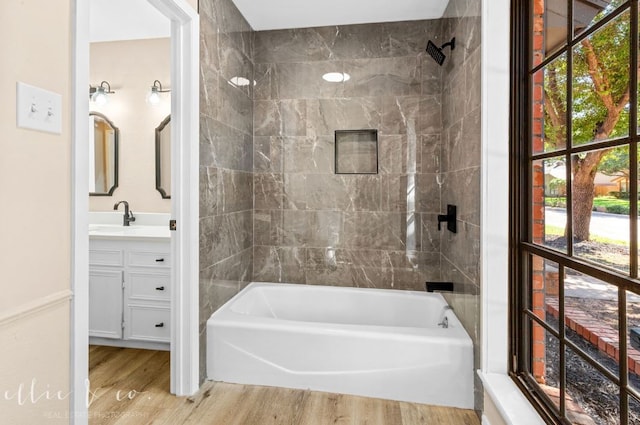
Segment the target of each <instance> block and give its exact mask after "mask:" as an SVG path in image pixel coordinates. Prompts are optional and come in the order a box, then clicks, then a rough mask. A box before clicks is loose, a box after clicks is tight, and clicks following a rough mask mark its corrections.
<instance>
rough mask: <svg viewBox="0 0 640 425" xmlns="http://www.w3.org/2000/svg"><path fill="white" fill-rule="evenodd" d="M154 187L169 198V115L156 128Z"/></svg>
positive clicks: (164, 197)
mask: <svg viewBox="0 0 640 425" xmlns="http://www.w3.org/2000/svg"><path fill="white" fill-rule="evenodd" d="M156 189H157V190H158V192H160V194H161V195H162V199H171V115H168V116H167V117H166V118H165V119H164V120H163V121H162V122H161V123H160V125H159V126H158V127H157V128H156Z"/></svg>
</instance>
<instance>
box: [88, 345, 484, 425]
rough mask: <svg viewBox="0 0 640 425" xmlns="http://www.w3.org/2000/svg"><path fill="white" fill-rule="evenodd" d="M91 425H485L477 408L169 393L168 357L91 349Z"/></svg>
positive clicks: (321, 396)
mask: <svg viewBox="0 0 640 425" xmlns="http://www.w3.org/2000/svg"><path fill="white" fill-rule="evenodd" d="M89 370H90V372H89V378H90V381H91V386H90V393H89V398H90V401H91V404H90V407H89V424H91V425H107V424H108V425H111V424H117V425H141V424H157V425H164V424H166V425H178V424H194V425H195V424H197V425H201V424H202V425H214V424H215V425H276V424H277V425H280V424H282V425H285V424H286V425H324V424H341V425H348V424H358V425H360V424H362V425H364V424H367V425H418V424H433V425H479V424H480V422H479V420H478V417H477V416H476V414H475V412H473V411H471V410H461V409H452V408H445V407H435V406H428V405H423V404H413V403H403V402H397V401H389V400H379V399H373V398H365V397H355V396H348V395H341V394H329V393H321V392H314V391H306V390H292V389H286V388H272V387H258V386H251V385H235V384H225V383H214V382H205V384H204V385H203V386H202V387H201V389H200V391H199V392H198V394H196V395H195V396H193V397H175V396H173V395H171V394H169V352H167V351H150V350H134V349H125V348H115V347H102V346H91V347H90V349H89Z"/></svg>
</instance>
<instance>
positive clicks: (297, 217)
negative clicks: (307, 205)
mask: <svg viewBox="0 0 640 425" xmlns="http://www.w3.org/2000/svg"><path fill="white" fill-rule="evenodd" d="M312 214H313V213H311V212H307V211H296V210H282V211H279V212H278V213H273V214H272V217H271V232H272V233H273V234H274V235H275V238H276V240H277V242H278V244H279V245H281V246H297V247H305V246H307V244H308V242H309V235H310V232H311V224H310V223H311V219H312Z"/></svg>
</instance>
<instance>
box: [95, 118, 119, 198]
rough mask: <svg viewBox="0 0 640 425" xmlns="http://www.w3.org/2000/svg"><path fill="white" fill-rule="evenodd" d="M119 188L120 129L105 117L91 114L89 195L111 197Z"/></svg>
mask: <svg viewBox="0 0 640 425" xmlns="http://www.w3.org/2000/svg"><path fill="white" fill-rule="evenodd" d="M116 187H118V128H117V127H116V126H115V125H113V123H112V122H111V121H110V120H109V118H107V117H106V116H105V115H103V114H101V113H99V112H90V113H89V195H91V196H111V195H113V191H114V190H116Z"/></svg>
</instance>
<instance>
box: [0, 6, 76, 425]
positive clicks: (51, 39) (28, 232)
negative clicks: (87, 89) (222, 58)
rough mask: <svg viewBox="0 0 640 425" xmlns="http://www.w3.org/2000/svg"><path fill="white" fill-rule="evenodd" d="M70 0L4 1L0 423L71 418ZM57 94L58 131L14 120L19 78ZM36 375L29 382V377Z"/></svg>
mask: <svg viewBox="0 0 640 425" xmlns="http://www.w3.org/2000/svg"><path fill="white" fill-rule="evenodd" d="M70 7H71V0H51V1H46V2H43V1H40V0H2V1H1V2H0V52H2V66H0V93H2V97H3V100H2V102H0V134H2V137H0V151H1V152H2V154H1V155H0V199H2V208H0V222H1V223H3V226H2V232H1V236H0V294H2V295H1V296H0V347H2V348H1V349H0V423H3V424H5V423H6V424H34V423H47V424H55V423H67V422H68V419H67V418H66V416H67V412H68V403H69V402H68V400H65V399H63V400H58V399H57V397H54V399H53V400H46V397H44V398H42V399H40V400H37V401H35V402H34V401H32V400H31V399H30V398H28V399H27V400H24V399H23V400H22V401H23V403H22V404H21V403H20V402H19V400H18V399H17V398H13V399H11V400H7V398H10V397H6V395H7V394H6V393H5V392H6V391H9V395H15V393H16V391H18V389H19V388H20V385H23V395H25V394H26V395H27V396H28V395H29V394H28V392H27V391H29V390H30V388H31V385H32V383H35V384H34V388H35V391H36V393H37V394H41V393H43V392H44V391H46V390H47V389H48V390H49V391H50V393H51V394H54V393H56V392H58V391H61V392H62V393H63V394H66V393H67V392H68V391H69V295H70V292H69V290H70V260H71V258H70V256H71V254H70V232H71V231H70V228H71V227H70V204H71V201H70V196H71V177H70V170H71V164H70V155H71V135H70V134H71V133H70V129H71V127H70V124H71V119H70V97H71V71H70V69H71V68H70V67H71V53H70V49H71V31H70V17H71V10H70ZM17 81H23V82H25V83H28V84H31V85H34V86H39V87H42V88H44V89H47V90H50V91H54V92H56V93H59V94H61V95H62V134H61V135H55V134H49V133H42V132H37V131H32V130H24V129H19V128H17V127H16V108H15V104H16V101H15V93H16V82H17ZM34 380H35V381H34Z"/></svg>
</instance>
